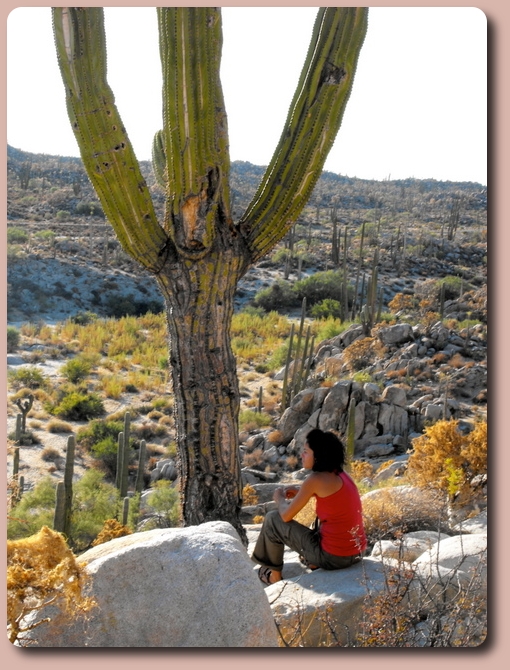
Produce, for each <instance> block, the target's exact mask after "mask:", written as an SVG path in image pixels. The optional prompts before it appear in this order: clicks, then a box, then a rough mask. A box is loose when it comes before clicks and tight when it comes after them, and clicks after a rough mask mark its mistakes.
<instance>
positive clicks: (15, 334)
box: [7, 326, 21, 354]
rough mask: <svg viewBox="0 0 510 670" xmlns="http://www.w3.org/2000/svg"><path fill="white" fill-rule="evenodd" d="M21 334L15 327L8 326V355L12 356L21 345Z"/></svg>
mask: <svg viewBox="0 0 510 670" xmlns="http://www.w3.org/2000/svg"><path fill="white" fill-rule="evenodd" d="M20 337H21V333H20V332H19V330H18V329H17V328H15V327H14V326H7V353H8V354H12V353H13V351H16V349H17V348H18V345H19V341H20Z"/></svg>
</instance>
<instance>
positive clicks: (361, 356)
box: [343, 337, 385, 372]
mask: <svg viewBox="0 0 510 670" xmlns="http://www.w3.org/2000/svg"><path fill="white" fill-rule="evenodd" d="M384 351H385V349H384V346H383V344H382V343H381V342H380V340H379V339H377V338H374V337H363V338H361V339H358V340H355V341H354V342H353V343H352V344H350V345H349V346H348V347H346V348H345V349H344V354H343V359H344V361H345V363H346V365H347V367H348V368H349V370H350V371H351V372H355V371H357V370H363V369H364V368H366V367H368V366H369V365H372V364H373V363H374V362H375V361H376V360H377V358H378V357H380V356H382V354H383V353H384Z"/></svg>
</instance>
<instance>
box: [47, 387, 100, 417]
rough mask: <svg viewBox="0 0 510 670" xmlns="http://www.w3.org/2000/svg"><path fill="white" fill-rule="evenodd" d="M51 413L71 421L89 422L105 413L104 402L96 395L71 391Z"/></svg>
mask: <svg viewBox="0 0 510 670" xmlns="http://www.w3.org/2000/svg"><path fill="white" fill-rule="evenodd" d="M49 411H50V413H51V414H54V415H56V416H60V417H61V418H63V419H68V420H69V421H88V420H90V419H94V418H95V417H98V416H101V415H102V414H104V413H105V409H104V405H103V401H102V400H101V398H100V397H99V396H98V395H97V394H96V393H81V392H79V391H70V392H69V393H68V394H66V395H64V397H63V398H62V399H61V401H60V402H59V404H58V405H56V406H54V407H49Z"/></svg>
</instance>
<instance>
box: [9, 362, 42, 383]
mask: <svg viewBox="0 0 510 670" xmlns="http://www.w3.org/2000/svg"><path fill="white" fill-rule="evenodd" d="M7 379H8V380H9V382H10V383H11V384H12V386H13V387H14V388H21V387H22V386H26V387H27V388H29V389H38V388H47V386H48V380H47V378H46V377H45V376H44V374H43V373H42V372H41V370H40V369H39V368H38V367H36V366H35V365H24V366H23V367H20V368H18V369H16V370H13V369H11V370H9V371H8V373H7Z"/></svg>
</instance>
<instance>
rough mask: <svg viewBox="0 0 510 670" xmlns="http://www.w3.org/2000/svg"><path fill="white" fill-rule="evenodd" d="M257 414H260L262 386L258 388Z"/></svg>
mask: <svg viewBox="0 0 510 670" xmlns="http://www.w3.org/2000/svg"><path fill="white" fill-rule="evenodd" d="M257 409H258V413H259V414H262V386H259V404H258V408H257Z"/></svg>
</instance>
